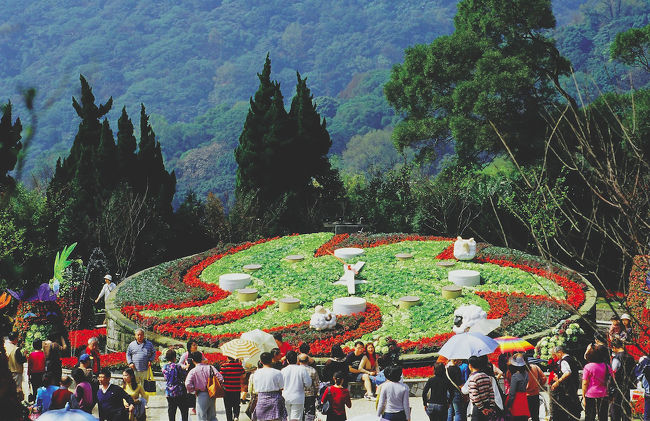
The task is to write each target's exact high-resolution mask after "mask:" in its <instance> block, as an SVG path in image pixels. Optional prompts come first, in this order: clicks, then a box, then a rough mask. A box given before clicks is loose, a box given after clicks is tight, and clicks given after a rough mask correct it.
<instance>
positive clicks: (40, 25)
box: [0, 0, 650, 201]
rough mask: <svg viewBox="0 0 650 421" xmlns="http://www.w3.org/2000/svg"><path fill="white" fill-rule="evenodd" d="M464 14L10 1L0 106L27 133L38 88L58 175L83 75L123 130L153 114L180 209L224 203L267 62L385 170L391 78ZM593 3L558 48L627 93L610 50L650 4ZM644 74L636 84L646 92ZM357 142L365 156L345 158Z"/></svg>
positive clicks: (35, 152)
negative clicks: (212, 197) (379, 156)
mask: <svg viewBox="0 0 650 421" xmlns="http://www.w3.org/2000/svg"><path fill="white" fill-rule="evenodd" d="M456 3H457V1H455V0H435V1H430V0H403V1H391V0H377V1H373V2H367V1H362V0H356V1H346V2H335V1H325V2H324V1H315V0H303V1H294V2H287V1H278V0H266V1H257V0H238V1H234V0H230V1H227V0H224V1H215V2H209V1H205V0H187V1H183V2H175V1H159V2H155V3H147V2H137V1H134V0H115V1H112V2H103V1H98V0H88V1H83V2H78V1H71V0H48V1H44V0H34V1H31V2H27V3H25V2H22V1H18V0H7V1H5V3H4V4H3V7H2V9H1V10H0V16H1V17H2V22H3V23H2V24H0V57H1V59H2V61H1V64H0V102H5V101H6V100H9V99H10V100H12V102H13V103H14V105H15V106H14V114H15V115H17V116H20V117H21V118H22V120H23V121H24V122H28V121H29V116H28V114H27V112H26V111H25V110H24V108H22V107H21V100H20V91H21V90H22V89H24V88H26V87H35V88H36V89H37V91H38V94H37V97H36V106H35V116H36V117H37V118H38V120H37V126H36V135H35V137H34V139H33V142H32V144H31V146H30V148H29V151H28V159H27V162H26V168H25V174H24V175H27V174H29V173H30V172H32V171H35V170H38V169H39V168H43V167H50V168H51V167H53V166H54V163H55V161H56V158H57V157H58V156H61V155H64V154H65V153H67V150H68V149H69V147H70V145H71V144H72V140H73V138H74V133H75V131H76V128H77V126H78V123H79V121H78V118H77V116H76V114H75V112H74V109H73V107H72V106H71V97H72V96H73V95H78V90H79V84H78V80H79V74H83V75H84V76H85V77H86V78H87V80H88V81H89V83H90V84H91V85H92V87H93V90H94V94H95V96H96V98H97V99H98V101H101V102H104V101H106V100H108V98H109V97H111V96H112V97H113V101H114V103H115V105H116V106H115V107H113V111H112V112H111V113H109V115H108V117H109V120H110V123H111V127H113V128H114V129H115V128H116V126H117V118H118V114H117V113H118V112H119V110H121V108H122V106H126V108H127V110H128V112H129V114H130V115H137V112H138V110H139V107H140V103H144V104H145V105H146V107H147V110H148V112H150V113H151V120H150V122H151V125H152V127H153V130H154V131H155V133H156V135H157V138H158V140H159V141H160V143H161V145H162V151H163V154H164V156H165V160H166V166H167V168H169V169H170V170H172V169H174V170H175V171H176V176H177V178H178V192H177V201H178V200H179V198H180V199H182V197H183V196H184V193H185V192H186V191H187V190H188V189H189V188H192V189H194V190H196V191H197V192H198V194H199V197H204V196H205V194H206V193H207V192H208V191H212V192H216V193H217V194H219V195H220V196H221V197H224V196H227V195H228V194H229V192H231V191H232V188H233V185H234V176H235V169H236V163H235V159H234V155H233V150H234V148H235V146H236V144H237V138H238V136H239V134H240V133H241V130H242V126H243V121H244V119H245V116H246V112H247V109H248V98H249V97H250V96H251V95H252V94H253V92H255V89H256V88H257V85H258V82H259V81H258V79H257V77H256V76H255V74H256V73H257V72H259V70H260V69H261V66H262V64H263V62H264V57H265V56H266V54H267V52H268V53H270V56H271V59H272V75H271V77H272V78H273V79H274V80H278V81H279V82H280V83H281V85H282V88H283V90H284V92H285V98H291V96H292V95H293V91H294V89H295V85H296V71H299V72H300V73H301V75H302V76H303V77H307V81H308V84H309V87H310V89H311V91H312V93H313V94H314V96H315V100H316V102H317V104H318V106H319V111H320V113H321V115H322V116H324V117H326V118H327V123H328V124H327V127H328V130H329V132H330V135H331V138H332V142H333V146H332V150H331V152H332V153H334V154H338V155H341V156H343V159H342V160H341V163H340V165H341V166H342V167H343V168H345V167H346V165H347V166H349V168H350V169H351V170H355V171H359V170H361V171H362V170H365V169H367V165H368V164H364V165H365V166H364V165H361V164H359V163H360V162H373V159H362V157H359V155H360V154H362V153H364V152H367V150H368V148H363V147H358V144H359V142H360V141H361V140H362V139H363V138H362V136H364V135H365V136H368V135H369V133H371V132H373V131H377V132H376V133H378V136H379V138H378V141H379V142H382V144H383V145H385V144H386V143H388V142H389V136H387V135H386V130H385V129H386V128H388V129H387V130H388V131H390V126H391V125H392V124H393V123H395V122H396V120H397V117H396V116H395V115H394V112H393V111H392V109H391V108H390V107H389V105H388V103H387V102H386V100H385V98H384V96H383V84H384V83H385V82H386V81H387V80H388V76H389V72H390V69H391V67H392V66H393V65H394V64H395V63H399V62H401V61H402V59H403V54H404V49H405V48H407V47H409V46H412V45H414V44H417V43H429V42H431V41H432V40H433V39H435V38H436V37H438V36H440V35H444V34H448V33H450V32H451V31H452V30H453V16H454V14H455V13H456ZM583 3H585V0H571V1H559V0H558V1H554V4H555V14H556V17H557V20H558V24H559V25H560V27H559V29H558V30H557V32H556V37H557V38H558V46H559V48H560V50H561V52H562V53H563V54H565V55H566V56H567V57H568V58H569V59H571V60H572V61H573V62H574V68H575V69H576V71H577V72H578V76H579V78H580V80H581V81H584V80H587V79H588V78H587V77H586V76H585V75H593V77H594V78H595V80H596V82H597V83H598V86H599V88H600V89H603V90H611V89H613V88H614V87H619V86H620V87H623V88H624V87H625V86H627V85H625V84H624V83H622V82H621V81H622V79H625V78H624V76H625V75H626V72H628V71H629V68H626V67H624V66H621V65H616V64H613V63H610V62H609V59H608V57H609V56H608V45H609V42H610V41H611V40H612V39H613V37H614V36H615V34H616V32H618V31H620V30H624V29H627V28H629V27H631V26H642V25H645V24H647V23H648V22H649V21H650V18H649V16H650V5H649V4H648V2H647V1H644V0H618V1H610V0H607V1H605V0H586V3H587V4H586V5H583ZM581 5H582V7H581ZM611 5H614V7H612V6H611ZM635 76H636V79H635V86H637V87H639V86H641V85H643V84H646V83H647V82H648V80H647V76H645V75H641V74H637V75H635ZM567 84H570V81H567ZM628 85H629V83H628ZM134 123H135V122H134ZM136 124H137V123H136ZM25 125H27V124H25ZM354 136H357V137H356V138H355V139H356V146H355V149H352V150H347V144H348V142H349V141H350V139H352V138H353V137H354ZM370 140H372V139H370V138H366V139H365V140H364V141H365V142H369V141H370ZM367 144H373V143H372V142H369V143H367ZM375 144H376V142H375ZM371 149H374V150H382V148H381V147H376V148H374V147H373V148H371ZM354 151H356V152H354ZM346 156H348V157H349V158H350V159H349V160H346V159H345V157H346Z"/></svg>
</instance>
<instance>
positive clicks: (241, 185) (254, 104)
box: [235, 54, 276, 195]
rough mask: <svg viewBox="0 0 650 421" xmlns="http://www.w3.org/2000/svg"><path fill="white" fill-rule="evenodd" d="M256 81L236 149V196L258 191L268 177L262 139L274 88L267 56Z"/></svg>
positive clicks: (267, 123) (266, 127)
mask: <svg viewBox="0 0 650 421" xmlns="http://www.w3.org/2000/svg"><path fill="white" fill-rule="evenodd" d="M257 77H258V78H259V80H260V85H259V87H258V89H257V92H255V96H254V97H253V98H251V99H250V108H249V110H248V115H247V116H246V121H245V122H244V129H243V131H242V133H241V135H240V136H239V144H238V145H237V147H236V148H235V160H236V161H237V179H236V188H237V194H238V195H239V194H241V193H248V192H250V191H254V190H257V189H259V188H260V187H261V185H262V182H263V180H264V178H265V177H267V176H268V173H267V172H266V171H265V169H266V165H265V161H266V157H265V153H266V152H268V151H267V150H266V147H265V145H264V135H265V133H266V132H267V131H268V130H269V126H270V122H269V121H268V118H269V116H268V112H269V110H270V108H271V103H272V102H273V95H274V94H275V92H276V87H275V84H273V83H272V82H271V59H270V58H269V55H268V54H267V55H266V60H265V62H264V68H263V70H262V73H258V74H257Z"/></svg>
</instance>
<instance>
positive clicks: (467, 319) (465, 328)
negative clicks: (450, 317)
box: [452, 304, 501, 335]
mask: <svg viewBox="0 0 650 421" xmlns="http://www.w3.org/2000/svg"><path fill="white" fill-rule="evenodd" d="M500 325H501V319H488V318H487V313H486V312H485V310H483V309H482V308H481V307H479V306H477V305H474V304H469V305H464V306H460V307H458V308H457V309H456V311H454V326H453V328H452V330H453V331H454V333H464V332H478V333H482V334H484V335H487V334H488V333H490V332H492V331H493V330H494V329H496V328H497V327H499V326H500Z"/></svg>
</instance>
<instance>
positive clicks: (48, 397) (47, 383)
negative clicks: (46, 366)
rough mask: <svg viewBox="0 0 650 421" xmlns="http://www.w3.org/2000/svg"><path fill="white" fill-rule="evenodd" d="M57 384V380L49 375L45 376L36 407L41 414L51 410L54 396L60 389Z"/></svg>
mask: <svg viewBox="0 0 650 421" xmlns="http://www.w3.org/2000/svg"><path fill="white" fill-rule="evenodd" d="M55 382H56V379H53V378H52V376H50V374H49V373H45V374H44V375H43V386H41V387H39V388H38V390H37V392H36V407H37V408H38V411H39V412H40V413H43V412H46V411H49V409H50V403H51V402H52V394H54V392H55V391H56V390H57V389H58V388H59V386H58V385H55V384H54V383H55ZM57 383H58V382H57Z"/></svg>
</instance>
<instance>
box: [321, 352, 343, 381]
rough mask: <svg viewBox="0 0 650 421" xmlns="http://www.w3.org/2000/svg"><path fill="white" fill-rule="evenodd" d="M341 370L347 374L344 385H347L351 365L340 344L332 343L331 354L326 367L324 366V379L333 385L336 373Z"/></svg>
mask: <svg viewBox="0 0 650 421" xmlns="http://www.w3.org/2000/svg"><path fill="white" fill-rule="evenodd" d="M339 371H340V372H343V373H344V374H345V383H344V385H345V387H347V384H348V381H347V380H348V371H349V367H348V365H347V363H346V362H345V354H344V353H343V350H342V349H341V346H340V345H332V349H331V351H330V356H329V358H328V359H327V361H325V367H324V368H323V381H324V382H326V383H330V384H332V385H333V384H334V374H335V373H337V372H339Z"/></svg>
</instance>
